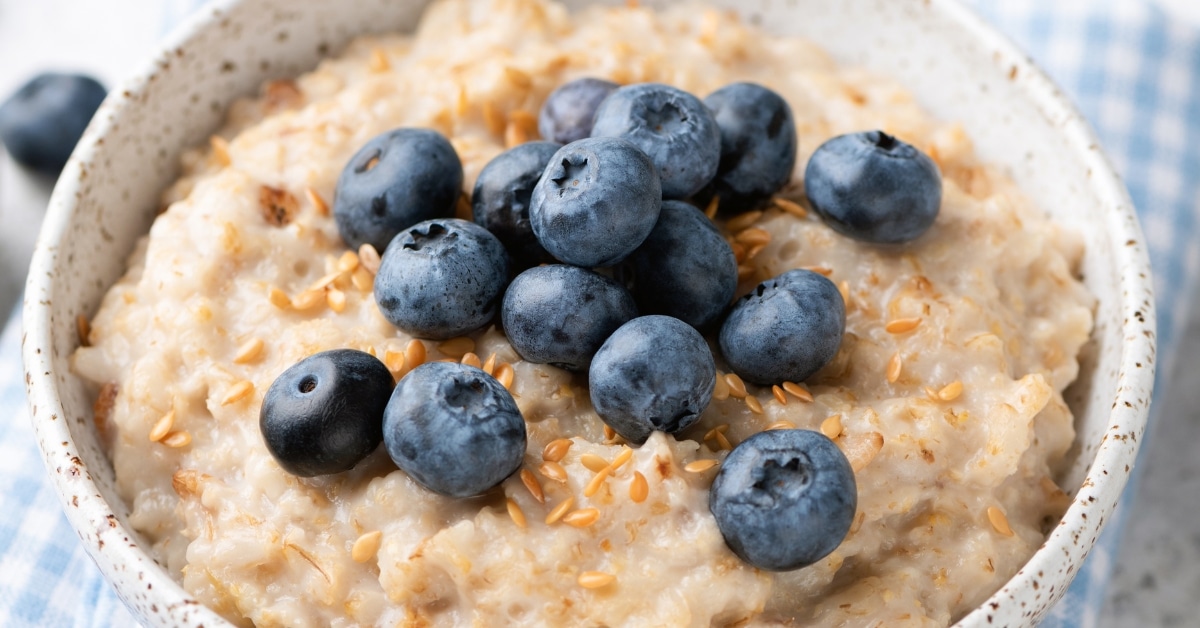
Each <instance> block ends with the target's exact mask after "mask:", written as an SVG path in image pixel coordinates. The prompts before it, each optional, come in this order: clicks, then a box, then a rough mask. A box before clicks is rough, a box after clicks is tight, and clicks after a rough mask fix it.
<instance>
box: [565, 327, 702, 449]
mask: <svg viewBox="0 0 1200 628" xmlns="http://www.w3.org/2000/svg"><path fill="white" fill-rule="evenodd" d="M716 381H717V367H716V364H715V363H714V362H713V357H712V352H711V351H709V349H708V343H707V342H705V341H704V337H703V336H701V335H700V332H698V331H696V330H695V328H693V327H692V326H690V325H688V324H687V323H685V322H683V321H681V320H679V319H677V318H672V317H670V316H642V317H639V318H635V319H633V320H631V321H629V322H628V323H625V324H624V325H622V326H621V327H620V328H619V329H617V331H615V332H613V334H612V336H609V338H608V340H606V341H605V342H604V345H603V346H601V347H600V350H599V351H597V352H596V357H595V359H593V360H592V366H591V368H590V369H589V370H588V386H589V390H590V394H591V399H592V406H593V407H594V408H595V409H596V413H597V414H599V415H600V418H601V419H604V422H605V423H606V424H608V426H609V427H611V428H612V429H613V430H615V431H616V432H617V433H618V434H620V435H621V436H622V437H624V438H625V440H628V441H629V442H631V443H634V444H636V445H641V444H642V443H644V442H646V439H647V438H649V437H650V434H651V433H652V432H654V431H655V430H659V431H663V432H667V433H668V434H674V433H676V432H678V431H680V430H683V429H686V428H687V427H689V426H691V425H692V424H693V423H695V422H696V421H697V420H699V419H700V413H701V412H704V409H705V408H707V407H708V403H709V401H711V400H712V393H713V387H714V386H715V385H716Z"/></svg>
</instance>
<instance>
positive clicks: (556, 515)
mask: <svg viewBox="0 0 1200 628" xmlns="http://www.w3.org/2000/svg"><path fill="white" fill-rule="evenodd" d="M574 505H575V496H574V495H568V496H567V498H566V499H564V500H563V501H562V502H560V503H559V504H558V505H557V506H555V507H554V508H552V509H550V512H549V513H546V525H552V524H554V523H557V522H558V520H559V519H562V518H563V515H565V514H567V511H568V510H570V509H571V506H574Z"/></svg>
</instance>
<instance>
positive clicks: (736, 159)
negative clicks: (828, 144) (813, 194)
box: [704, 83, 798, 210]
mask: <svg viewBox="0 0 1200 628" xmlns="http://www.w3.org/2000/svg"><path fill="white" fill-rule="evenodd" d="M704 104H705V105H708V108H709V109H711V110H712V112H713V117H714V118H715V119H716V121H717V126H718V127H719V128H720V129H721V164H720V166H719V167H718V168H717V176H716V178H715V179H713V191H714V192H715V193H716V194H717V196H719V197H720V199H721V206H722V207H724V208H726V209H743V210H744V209H750V208H752V207H753V206H754V205H756V204H758V203H761V202H762V201H765V200H767V199H768V198H770V197H771V196H772V195H773V194H775V193H777V192H779V191H780V190H781V189H783V187H784V186H785V185H787V182H788V181H789V180H790V179H791V178H792V170H793V169H794V168H795V167H796V147H797V144H798V142H797V140H796V122H795V120H794V119H793V117H792V108H791V107H790V106H789V105H788V104H787V101H786V100H784V99H783V97H782V96H780V95H779V94H777V93H775V92H773V91H771V90H770V89H767V88H766V87H763V86H761V85H757V84H755V83H734V84H732V85H727V86H725V87H722V88H721V89H718V90H717V91H715V92H713V93H711V94H709V95H708V97H707V98H705V99H704Z"/></svg>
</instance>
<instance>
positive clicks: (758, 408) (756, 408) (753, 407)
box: [746, 395, 763, 414]
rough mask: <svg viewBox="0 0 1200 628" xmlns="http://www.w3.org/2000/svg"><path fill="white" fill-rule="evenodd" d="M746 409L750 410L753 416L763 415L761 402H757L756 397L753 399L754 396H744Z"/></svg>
mask: <svg viewBox="0 0 1200 628" xmlns="http://www.w3.org/2000/svg"><path fill="white" fill-rule="evenodd" d="M746 407H747V408H750V411H751V412H753V413H754V414H762V413H763V407H762V402H761V401H759V400H758V397H755V396H754V395H747V396H746Z"/></svg>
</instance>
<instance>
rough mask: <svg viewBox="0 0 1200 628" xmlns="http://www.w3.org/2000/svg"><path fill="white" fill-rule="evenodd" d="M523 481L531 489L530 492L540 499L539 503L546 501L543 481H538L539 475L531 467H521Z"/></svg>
mask: <svg viewBox="0 0 1200 628" xmlns="http://www.w3.org/2000/svg"><path fill="white" fill-rule="evenodd" d="M521 483H522V484H524V485H525V488H526V489H528V490H529V494H530V495H533V498H534V499H536V500H538V503H539V504H544V503H546V494H545V493H544V492H542V483H541V482H538V479H537V476H535V475H534V474H533V471H530V470H529V469H521Z"/></svg>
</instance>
